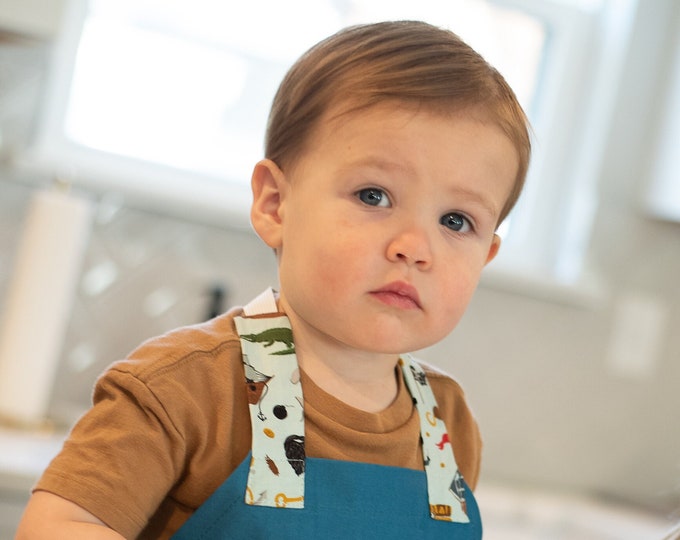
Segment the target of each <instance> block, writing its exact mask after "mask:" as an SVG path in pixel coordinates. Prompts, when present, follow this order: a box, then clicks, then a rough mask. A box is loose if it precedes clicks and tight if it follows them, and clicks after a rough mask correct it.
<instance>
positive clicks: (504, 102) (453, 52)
mask: <svg viewBox="0 0 680 540" xmlns="http://www.w3.org/2000/svg"><path fill="white" fill-rule="evenodd" d="M387 99H392V100H399V101H405V102H410V103H414V104H416V105H418V106H425V107H427V108H431V109H433V110H460V109H465V108H474V109H476V110H481V111H482V112H483V114H484V120H490V121H492V122H493V123H495V124H497V125H498V126H499V127H500V128H501V129H502V130H503V131H504V132H505V134H506V135H507V136H508V138H509V139H510V140H511V141H512V143H513V144H514V145H515V148H516V149H517V154H518V156H519V168H518V171H517V176H516V179H515V182H514V186H513V189H512V191H511V193H510V195H509V197H508V200H507V201H506V204H505V206H504V207H503V209H502V211H501V214H500V218H499V221H498V223H499V224H500V223H501V222H502V221H503V219H505V217H506V216H507V215H508V214H509V213H510V211H511V210H512V208H513V206H514V205H515V203H516V202H517V199H518V197H519V195H520V192H521V191H522V187H523V185H524V179H525V177H526V172H527V168H528V166H529V157H530V154H531V141H530V136H529V128H528V125H529V124H528V120H527V118H526V115H525V114H524V111H523V110H522V108H521V106H520V104H519V102H518V101H517V98H516V97H515V94H514V92H513V91H512V89H511V88H510V86H509V85H508V84H507V82H506V81H505V79H504V78H503V77H502V75H501V74H500V73H499V72H498V71H497V70H496V69H494V68H493V67H492V66H491V65H489V64H488V63H487V62H486V61H485V60H484V59H483V58H482V57H481V56H480V55H479V54H478V53H477V52H476V51H475V50H474V49H472V48H471V47H470V46H468V45H467V44H466V43H465V42H463V41H462V40H461V39H460V38H459V37H458V36H457V35H456V34H454V33H453V32H450V31H448V30H444V29H440V28H437V27H435V26H432V25H430V24H427V23H424V22H419V21H396V22H381V23H375V24H367V25H359V26H352V27H349V28H346V29H344V30H341V31H340V32H338V33H336V34H334V35H332V36H330V37H329V38H327V39H325V40H323V41H321V42H319V43H318V44H316V45H315V46H314V47H312V48H311V49H310V50H309V51H307V52H306V53H305V54H304V55H303V56H302V57H300V59H299V60H298V61H297V62H296V63H295V64H294V65H293V66H292V67H291V69H290V70H289V71H288V73H287V75H286V76H285V77H284V79H283V81H282V83H281V85H280V86H279V89H278V91H277V93H276V96H275V97H274V102H273V104H272V108H271V112H270V115H269V122H268V125H267V134H266V139H265V156H266V157H267V158H269V159H271V160H273V161H274V162H276V163H277V164H278V165H279V167H281V168H282V169H284V170H285V168H286V167H289V166H291V165H292V164H294V162H295V159H296V158H297V157H298V156H299V155H300V153H301V152H302V151H303V149H304V146H305V144H306V143H307V141H308V139H309V136H310V133H311V132H312V130H313V129H314V128H315V127H316V126H317V123H318V121H319V119H320V118H321V117H322V115H323V114H324V113H325V112H326V111H328V110H329V109H330V107H331V106H332V105H336V104H338V103H339V102H348V103H351V104H352V107H351V108H352V110H356V109H361V108H366V107H370V106H372V105H375V104H377V103H380V102H382V101H384V100H387Z"/></svg>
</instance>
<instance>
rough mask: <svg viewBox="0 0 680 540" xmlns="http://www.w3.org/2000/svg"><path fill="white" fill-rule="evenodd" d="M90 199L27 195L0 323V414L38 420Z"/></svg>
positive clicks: (70, 297) (76, 268)
mask: <svg viewBox="0 0 680 540" xmlns="http://www.w3.org/2000/svg"><path fill="white" fill-rule="evenodd" d="M91 219H92V205H91V203H90V201H88V200H86V199H83V198H80V197H76V196H74V195H70V194H68V193H65V192H64V191H63V190H62V191H60V190H57V189H55V190H46V191H39V192H37V193H35V195H34V196H33V198H32V200H31V203H30V205H29V209H28V212H27V216H26V222H25V225H24V230H23V235H22V238H21V241H20V244H19V249H18V252H17V257H16V264H15V267H14V273H13V275H12V279H11V281H10V287H9V290H8V295H7V302H6V304H5V309H4V313H3V319H2V326H0V417H2V418H4V419H5V420H9V421H10V422H15V423H18V424H24V425H33V424H39V423H41V422H42V421H44V420H45V418H46V413H47V407H48V404H49V400H50V397H51V394H52V387H53V384H54V378H55V375H56V370H57V366H58V363H59V358H60V356H61V350H62V346H63V340H64V334H65V331H66V329H67V326H68V322H69V319H70V314H71V307H72V305H73V298H74V293H75V291H76V286H77V283H78V278H79V275H80V269H81V265H82V259H83V255H84V252H85V247H86V244H87V239H88V236H89V232H90V226H91Z"/></svg>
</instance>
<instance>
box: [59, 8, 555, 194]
mask: <svg viewBox="0 0 680 540" xmlns="http://www.w3.org/2000/svg"><path fill="white" fill-rule="evenodd" d="M76 1H77V3H79V4H81V5H80V7H79V9H78V10H77V11H78V12H80V13H82V14H84V16H83V20H82V26H81V27H80V35H79V37H78V39H77V41H75V42H74V43H77V54H76V55H75V62H74V63H73V64H72V66H73V68H72V72H71V80H70V83H69V85H70V86H69V87H70V91H69V92H68V93H67V95H66V96H65V99H64V103H63V105H61V107H62V108H63V113H62V114H63V117H62V119H61V120H60V121H59V125H58V126H56V127H55V135H56V136H57V137H60V138H62V139H63V143H64V145H65V146H79V147H81V149H82V148H90V149H93V150H97V151H99V152H101V153H104V154H107V155H114V156H119V157H120V158H125V159H132V160H138V161H142V162H146V163H147V164H158V165H162V166H164V167H170V168H172V169H175V170H178V171H182V172H185V173H187V174H188V175H191V176H192V178H193V179H194V180H195V179H196V177H197V175H200V176H202V177H204V179H211V180H212V181H218V182H222V183H224V182H227V183H237V184H247V183H248V182H249V180H250V173H251V171H252V166H253V165H254V163H255V162H256V161H257V160H259V159H260V158H261V157H262V143H263V138H264V129H265V124H266V117H267V114H268V110H269V106H270V104H271V100H272V98H273V95H274V92H275V90H276V87H277V85H278V83H279V82H280V80H281V79H282V77H283V75H284V74H285V71H286V70H287V68H288V67H289V66H290V65H291V64H292V63H293V62H294V61H295V60H296V59H297V57H298V56H299V55H300V54H302V53H303V52H304V51H305V50H306V49H307V48H309V47H310V46H311V45H312V44H314V43H316V42H317V41H319V40H320V39H323V38H324V37H326V36H328V35H330V34H332V33H333V32H335V31H336V30H338V29H340V28H341V27H343V26H347V25H351V24H356V23H362V22H370V21H377V20H386V19H407V18H408V19H422V20H426V21H429V22H432V23H434V24H436V25H438V26H443V27H447V28H450V29H452V30H454V31H456V32H458V33H459V34H460V35H461V37H463V38H464V39H466V40H467V41H468V42H469V43H470V44H471V45H472V46H473V47H475V48H477V49H478V50H479V51H480V52H481V53H482V54H483V55H484V56H485V57H486V58H487V59H488V60H489V61H490V62H491V63H492V64H494V65H495V66H496V67H497V68H498V69H499V70H500V71H501V72H502V73H504V75H505V76H506V78H507V79H508V81H509V82H510V84H511V85H512V86H513V87H514V88H515V90H516V92H517V94H518V96H519V98H520V100H521V102H522V103H523V105H524V106H525V107H526V108H527V109H530V108H531V102H532V99H533V96H534V93H535V90H536V87H537V81H538V79H539V76H540V65H541V55H542V51H543V46H544V41H545V28H544V27H543V25H542V23H541V22H540V21H539V20H537V19H536V18H534V17H531V16H529V15H526V14H524V13H522V12H519V11H517V10H511V9H507V8H500V7H498V6H497V5H495V4H494V3H493V2H489V1H483V0H457V1H455V0H436V1H435V0H432V1H429V2H412V1H410V0H389V1H385V0H379V1H377V0H352V1H348V2H334V1H330V0H326V1H324V0H313V1H311V0H306V1H305V0H294V1H293V0H288V1H287V2H285V3H283V2H279V1H276V0H254V1H249V2H243V3H239V5H238V8H237V9H235V8H234V7H233V5H230V4H228V3H225V2H223V1H222V0H199V1H196V0H192V1H191V2H189V1H188V0H172V1H169V0H164V1H163V2H160V1H158V0H135V1H132V0H90V1H89V2H88V1H87V0H76ZM262 13H267V17H262ZM302 13H304V17H303V16H301V14H302ZM309 21H314V23H313V24H311V23H310V22H309ZM61 155H62V156H64V155H66V154H65V153H62V154H61ZM74 165H75V166H76V167H77V166H78V163H77V161H76V160H75V159H74ZM159 189H167V184H166V183H164V182H160V186H159Z"/></svg>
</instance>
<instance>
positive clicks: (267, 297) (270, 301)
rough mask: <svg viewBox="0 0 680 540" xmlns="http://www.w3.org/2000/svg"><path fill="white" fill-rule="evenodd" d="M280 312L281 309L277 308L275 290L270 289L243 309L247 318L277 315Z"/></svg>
mask: <svg viewBox="0 0 680 540" xmlns="http://www.w3.org/2000/svg"><path fill="white" fill-rule="evenodd" d="M278 310H279V308H278V307H277V306H276V296H274V290H273V289H272V288H271V287H269V288H268V289H267V290H265V291H263V292H262V293H260V294H259V296H257V297H256V298H253V299H252V300H251V301H250V302H248V304H246V305H245V306H244V307H243V314H244V315H245V316H246V317H254V316H255V315H266V314H267V313H276V312H278Z"/></svg>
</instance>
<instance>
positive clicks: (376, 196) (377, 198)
mask: <svg viewBox="0 0 680 540" xmlns="http://www.w3.org/2000/svg"><path fill="white" fill-rule="evenodd" d="M356 196H357V197H359V200H360V201H361V202H362V203H364V204H367V205H368V206H381V207H389V206H392V204H391V203H390V199H389V197H388V196H387V194H386V193H385V192H384V191H383V190H382V189H378V188H366V189H362V190H359V191H357V193H356Z"/></svg>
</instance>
